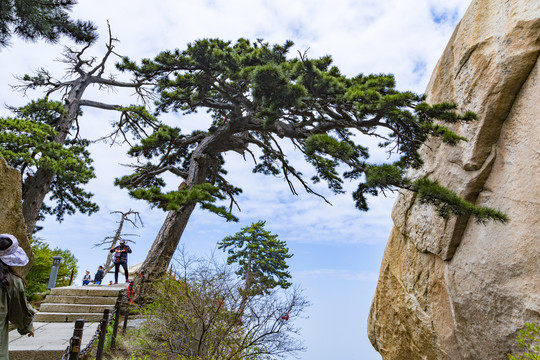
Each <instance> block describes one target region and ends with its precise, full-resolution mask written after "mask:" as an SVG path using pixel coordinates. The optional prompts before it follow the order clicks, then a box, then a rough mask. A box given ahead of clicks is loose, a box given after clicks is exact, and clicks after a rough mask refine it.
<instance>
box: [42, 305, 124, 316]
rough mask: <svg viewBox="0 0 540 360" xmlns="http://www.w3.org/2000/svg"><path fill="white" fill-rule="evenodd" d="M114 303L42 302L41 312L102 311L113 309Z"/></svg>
mask: <svg viewBox="0 0 540 360" xmlns="http://www.w3.org/2000/svg"><path fill="white" fill-rule="evenodd" d="M113 308H114V305H106V304H105V305H103V304H101V305H87V304H46V303H44V304H41V306H40V308H39V312H45V313H69V314H71V313H101V314H103V311H104V310H105V309H109V310H111V311H112V309H113Z"/></svg>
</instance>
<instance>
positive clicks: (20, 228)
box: [0, 157, 34, 276]
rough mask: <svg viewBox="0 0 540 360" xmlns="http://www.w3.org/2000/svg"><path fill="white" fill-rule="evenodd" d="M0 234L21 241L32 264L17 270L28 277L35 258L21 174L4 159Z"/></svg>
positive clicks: (0, 165) (1, 162) (0, 163)
mask: <svg viewBox="0 0 540 360" xmlns="http://www.w3.org/2000/svg"><path fill="white" fill-rule="evenodd" d="M0 234H12V235H14V236H15V237H16V238H17V240H18V241H19V246H21V247H22V248H23V249H24V251H26V254H27V255H28V257H29V258H30V262H29V263H28V265H26V266H24V267H22V268H19V267H17V268H15V270H16V271H17V272H18V273H20V274H21V275H23V276H24V275H26V274H27V273H28V271H30V268H31V267H32V264H33V263H34V256H33V255H32V248H31V247H30V242H29V241H28V238H27V237H26V225H25V224H24V218H23V214H22V190H21V174H20V173H19V172H18V171H17V170H16V169H14V168H12V167H10V166H8V165H7V163H6V160H4V159H3V158H2V157H0Z"/></svg>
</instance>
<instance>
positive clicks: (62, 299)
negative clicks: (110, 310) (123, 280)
mask: <svg viewBox="0 0 540 360" xmlns="http://www.w3.org/2000/svg"><path fill="white" fill-rule="evenodd" d="M44 303H47V304H89V305H90V304H92V305H94V304H95V305H114V304H116V298H115V297H112V296H97V297H96V296H70V295H47V297H46V298H45V301H44Z"/></svg>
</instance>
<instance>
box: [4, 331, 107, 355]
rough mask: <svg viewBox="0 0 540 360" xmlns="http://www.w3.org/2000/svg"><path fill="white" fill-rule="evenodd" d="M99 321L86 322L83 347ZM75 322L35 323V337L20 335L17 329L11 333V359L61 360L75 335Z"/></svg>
mask: <svg viewBox="0 0 540 360" xmlns="http://www.w3.org/2000/svg"><path fill="white" fill-rule="evenodd" d="M98 324H99V323H98V322H87V323H85V324H84V330H83V337H82V349H84V347H85V346H86V345H87V344H88V342H89V341H90V340H91V339H92V337H93V336H94V333H95V332H96V329H97V326H98ZM73 327H74V323H72V322H69V323H66V322H63V323H43V322H35V323H34V337H33V338H32V337H28V335H19V333H18V332H17V330H14V331H11V332H10V333H9V359H10V360H59V359H60V358H61V357H62V355H63V354H64V352H65V351H66V348H67V346H68V345H69V339H70V338H71V336H73Z"/></svg>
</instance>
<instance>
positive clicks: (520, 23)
mask: <svg viewBox="0 0 540 360" xmlns="http://www.w3.org/2000/svg"><path fill="white" fill-rule="evenodd" d="M539 54H540V2H538V1H537V0H513V1H492V0H473V2H472V4H471V5H470V7H469V9H468V10H467V12H466V14H465V16H464V18H463V19H462V20H461V22H460V23H459V25H458V26H457V28H456V30H455V31H454V34H453V36H452V38H451V39H450V42H449V44H448V46H447V47H446V49H445V51H444V54H443V55H442V57H441V59H440V60H439V63H438V64H437V67H436V69H435V71H434V73H433V75H432V78H431V81H430V83H429V85H428V88H427V91H426V94H427V95H428V101H429V102H431V103H440V102H455V103H457V104H458V106H459V108H460V110H462V111H464V110H472V111H474V112H476V113H477V115H478V121H476V122H473V123H470V124H466V125H460V126H456V127H455V128H454V130H455V131H456V132H457V133H459V134H460V135H463V136H465V137H467V138H468V139H469V141H468V142H466V143H462V144H460V145H459V146H457V147H450V146H447V145H444V144H442V143H440V142H438V141H431V142H430V143H429V144H428V145H429V147H425V148H424V149H423V157H424V159H425V166H424V167H423V168H422V169H420V170H418V171H414V172H411V173H410V176H411V177H413V178H421V177H429V178H431V179H437V180H438V181H439V182H440V183H441V184H443V185H445V186H447V187H448V188H450V189H452V190H454V191H455V192H456V193H458V194H459V195H460V196H462V197H463V198H465V199H467V200H469V201H472V202H474V203H476V204H478V205H484V206H489V207H492V208H496V209H499V210H501V211H503V212H505V213H506V214H507V215H508V216H509V217H510V222H509V223H508V224H506V225H503V224H497V223H493V222H490V223H487V224H485V225H482V224H478V223H476V222H475V221H474V220H473V219H470V218H465V217H458V218H452V219H450V220H448V221H446V220H444V219H442V218H440V217H439V216H438V215H437V212H436V211H435V210H434V209H433V208H430V207H429V206H425V205H419V204H417V203H416V202H415V194H414V193H403V194H401V195H400V197H399V198H398V200H397V202H396V204H395V206H394V210H393V212H392V218H393V221H394V228H393V230H392V234H391V235H390V239H389V241H388V244H387V247H386V251H385V254H384V258H383V261H382V266H381V273H380V277H379V282H378V284H377V291H376V293H375V297H374V299H373V303H372V308H371V312H370V316H369V320H368V335H369V338H370V340H371V342H372V344H373V346H374V347H375V348H376V349H377V351H379V353H381V355H382V356H383V359H384V360H392V359H396V360H397V359H399V360H407V359H411V360H417V359H429V360H434V359H456V360H464V359H471V360H473V359H475V360H476V359H505V358H506V354H507V353H509V352H512V353H513V352H516V351H517V350H518V349H517V346H516V343H515V336H516V334H517V332H518V331H519V329H520V328H523V326H524V323H525V322H527V321H532V322H536V323H538V324H540V131H539V130H540V127H539V125H540V101H539V100H538V99H539V94H540V62H539V61H537V59H538V57H539Z"/></svg>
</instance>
